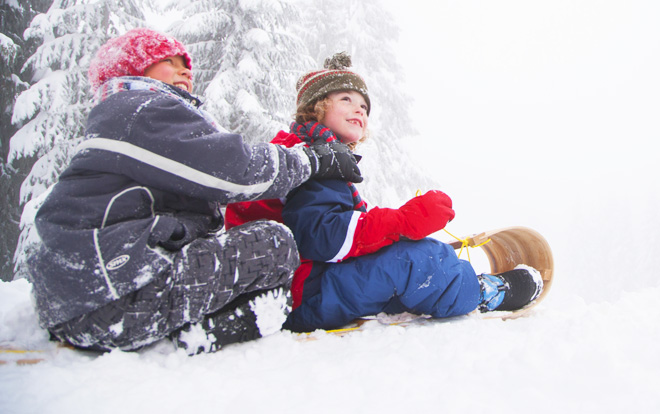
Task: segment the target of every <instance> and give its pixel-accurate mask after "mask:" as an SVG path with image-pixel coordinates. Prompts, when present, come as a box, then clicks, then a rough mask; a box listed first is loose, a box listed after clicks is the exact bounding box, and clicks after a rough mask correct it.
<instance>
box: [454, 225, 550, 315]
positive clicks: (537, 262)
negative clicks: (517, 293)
mask: <svg viewBox="0 0 660 414" xmlns="http://www.w3.org/2000/svg"><path fill="white" fill-rule="evenodd" d="M464 240H465V241H466V242H467V246H469V247H474V246H479V247H478V248H480V249H482V250H483V252H484V253H485V254H486V257H488V261H489V263H490V272H491V273H494V274H495V273H502V272H506V271H507V270H512V269H514V268H515V267H516V266H518V265H527V266H530V267H533V268H534V269H536V270H538V271H539V272H540V273H541V277H542V278H543V292H541V294H540V295H539V297H538V298H536V300H534V302H532V303H530V304H529V305H527V306H526V307H524V308H523V309H520V310H517V311H513V312H493V317H499V318H503V319H512V318H518V317H520V316H523V315H525V314H526V313H527V312H529V310H530V309H531V308H533V307H534V306H536V305H537V304H539V303H540V302H541V301H542V300H543V299H544V298H545V297H546V296H547V295H548V292H549V291H550V287H551V286H552V278H553V272H554V260H553V258H552V250H551V249H550V245H549V244H548V242H547V241H546V240H545V238H543V236H541V234H540V233H538V232H537V231H535V230H532V229H530V228H527V227H506V228H502V229H498V230H491V231H486V232H484V233H479V234H476V235H472V236H469V237H466V238H464ZM449 244H450V245H451V246H452V247H453V248H454V249H460V248H462V247H465V246H466V243H464V241H463V240H459V241H456V242H453V243H449Z"/></svg>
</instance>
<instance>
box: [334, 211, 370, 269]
mask: <svg viewBox="0 0 660 414" xmlns="http://www.w3.org/2000/svg"><path fill="white" fill-rule="evenodd" d="M360 216H362V212H361V211H357V210H355V211H354V212H353V215H352V216H351V221H350V222H349V223H348V230H346V238H345V239H344V244H343V245H342V246H341V249H339V252H338V253H337V254H336V255H335V257H333V258H332V259H330V260H328V262H331V263H336V262H339V261H341V260H343V259H344V257H346V255H347V254H348V252H350V251H351V247H353V240H354V238H355V228H356V227H357V225H358V221H360Z"/></svg>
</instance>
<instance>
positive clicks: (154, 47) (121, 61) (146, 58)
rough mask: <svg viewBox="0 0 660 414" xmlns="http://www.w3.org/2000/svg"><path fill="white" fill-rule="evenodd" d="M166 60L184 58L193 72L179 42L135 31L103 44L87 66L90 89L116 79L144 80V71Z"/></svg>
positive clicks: (152, 31) (146, 30)
mask: <svg viewBox="0 0 660 414" xmlns="http://www.w3.org/2000/svg"><path fill="white" fill-rule="evenodd" d="M168 56H183V60H184V62H185V64H186V66H187V67H188V69H192V59H191V58H190V55H188V52H186V48H185V47H184V46H183V44H181V43H180V42H179V41H178V40H176V39H174V38H173V37H170V36H167V35H165V34H163V33H160V32H157V31H155V30H151V29H146V28H138V29H133V30H130V31H128V32H126V33H125V34H123V35H121V36H119V37H115V38H112V39H110V40H108V41H107V42H106V44H104V45H103V46H101V48H100V49H99V51H98V52H97V53H96V57H95V58H94V59H93V60H92V63H91V64H90V65H89V71H88V72H87V76H88V78H89V83H90V84H91V85H92V89H93V90H96V89H97V88H98V87H99V86H101V84H102V83H103V82H105V81H107V80H109V79H112V78H115V77H118V76H143V75H144V70H145V69H146V68H148V67H149V66H151V65H153V64H154V63H157V62H158V61H160V60H161V59H164V58H166V57H168Z"/></svg>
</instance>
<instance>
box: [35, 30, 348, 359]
mask: <svg viewBox="0 0 660 414" xmlns="http://www.w3.org/2000/svg"><path fill="white" fill-rule="evenodd" d="M89 79H90V82H91V84H92V87H93V88H94V89H96V90H97V92H96V99H97V105H96V106H95V107H94V108H93V109H92V111H91V112H90V115H89V118H88V123H87V126H86V131H85V140H84V141H83V142H82V144H81V145H80V147H79V148H78V151H77V153H76V155H75V156H74V157H73V159H72V161H71V163H70V165H68V167H67V168H66V170H65V171H64V172H63V173H62V174H61V176H60V177H59V181H58V183H57V184H55V185H54V186H53V187H52V189H51V191H50V193H49V194H48V196H47V198H46V200H45V202H44V203H43V205H42V206H41V207H40V209H39V211H38V213H37V215H36V218H35V224H36V228H37V230H38V233H39V235H40V237H41V243H40V246H39V248H38V249H37V250H36V251H34V252H33V253H32V254H31V258H30V260H29V264H30V281H31V282H32V284H33V294H34V296H35V299H36V306H37V310H38V315H39V319H40V323H41V325H42V326H43V327H45V328H46V329H48V330H49V331H50V333H51V334H52V335H53V336H55V337H56V338H58V339H60V340H62V341H67V342H69V343H71V344H73V345H75V346H77V347H81V348H86V349H94V350H110V349H113V348H121V349H123V350H135V349H138V348H140V347H142V346H144V345H148V344H151V343H153V342H155V341H158V340H160V339H162V338H165V337H168V336H169V337H172V338H174V339H175V342H176V343H177V344H179V345H180V346H182V347H184V348H186V349H188V351H189V352H190V353H196V352H199V351H213V350H216V349H217V348H219V347H220V346H222V345H225V344H228V343H232V342H240V341H244V340H249V339H254V338H257V337H260V336H262V335H263V334H266V333H270V332H272V331H273V330H277V329H279V328H280V327H281V322H283V321H284V319H285V318H286V314H287V307H288V298H289V297H290V295H289V288H290V283H291V277H292V274H293V271H294V270H295V269H296V267H297V266H298V264H299V258H298V254H297V249H296V245H295V242H294V239H293V236H292V235H291V233H290V231H289V230H288V229H287V228H286V227H284V226H282V225H280V224H278V223H275V222H273V221H266V220H260V221H256V222H253V223H249V224H246V225H244V226H239V227H235V228H233V229H231V230H230V231H226V232H221V231H220V230H221V229H222V227H223V216H222V214H221V209H220V208H221V206H222V205H225V204H227V203H229V202H236V201H246V200H256V199H262V198H277V197H283V196H285V195H286V194H287V193H288V192H289V191H290V190H291V189H293V188H294V187H296V186H298V185H300V184H301V183H303V182H304V181H306V180H307V179H309V178H311V177H315V178H324V177H325V178H331V177H335V178H340V177H344V178H346V179H351V180H352V181H355V180H357V181H361V177H360V173H359V170H358V169H357V166H356V161H355V158H354V157H353V156H352V155H351V153H350V151H349V150H348V149H347V148H346V147H345V146H343V145H334V144H324V145H318V146H312V147H311V148H302V147H299V148H284V147H281V146H278V145H272V144H265V143H264V144H259V145H255V146H248V145H246V144H245V143H244V142H243V140H242V138H241V137H240V136H238V135H235V134H230V133H224V132H221V131H220V130H219V128H218V126H217V125H216V124H215V122H214V121H213V119H212V118H211V117H210V116H209V115H208V114H206V113H205V112H203V111H201V110H200V109H199V106H200V104H201V102H200V101H199V100H198V99H197V98H196V97H194V96H193V95H191V91H192V62H191V58H190V56H189V55H188V53H187V52H186V50H185V48H184V46H183V45H182V44H181V43H180V42H178V41H177V40H175V39H173V38H171V37H168V36H166V35H164V34H162V33H159V32H155V31H153V30H150V29H134V30H131V31H129V32H128V33H126V34H124V35H122V36H119V37H117V38H114V39H111V40H110V41H108V42H107V43H106V44H105V45H104V46H102V47H101V49H100V50H99V52H98V54H97V56H96V58H95V59H94V60H93V61H92V63H91V66H90V69H89ZM260 304H261V305H263V306H262V307H264V306H266V307H268V309H271V310H272V309H273V306H275V308H276V309H277V312H279V313H280V314H281V317H280V323H279V324H278V323H275V324H274V325H273V324H270V325H268V324H266V323H265V322H264V321H270V320H273V315H268V317H264V318H259V314H260V313H259V307H260ZM275 319H277V318H275Z"/></svg>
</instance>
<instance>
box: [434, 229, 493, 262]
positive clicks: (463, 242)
mask: <svg viewBox="0 0 660 414" xmlns="http://www.w3.org/2000/svg"><path fill="white" fill-rule="evenodd" d="M443 230H444V231H445V233H447V234H448V235H450V236H451V237H453V238H455V239H456V240H458V241H459V242H461V249H460V250H459V251H458V257H461V253H463V249H465V251H466V252H467V258H468V262H469V261H470V249H468V247H470V248H473V249H475V248H477V247H481V246H483V245H484V244H486V243H488V242H490V238H489V239H488V240H486V241H485V242H483V243H479V244H476V245H470V241H471V239H470V238H469V237H468V238H465V239H461V238H458V237H456V236H454V235H453V234H451V233H450V232H449V230H447V229H443Z"/></svg>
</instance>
